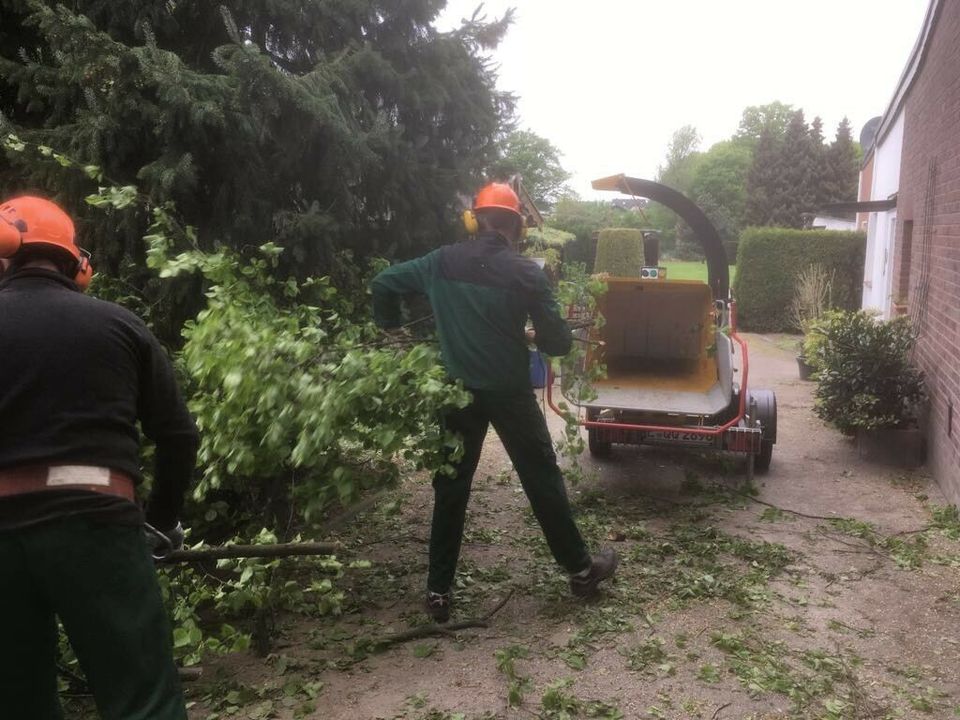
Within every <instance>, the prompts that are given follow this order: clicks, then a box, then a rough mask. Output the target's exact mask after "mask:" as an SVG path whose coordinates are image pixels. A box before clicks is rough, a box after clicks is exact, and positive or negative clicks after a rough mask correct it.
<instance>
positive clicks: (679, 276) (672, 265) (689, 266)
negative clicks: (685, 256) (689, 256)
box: [662, 260, 737, 284]
mask: <svg viewBox="0 0 960 720" xmlns="http://www.w3.org/2000/svg"><path fill="white" fill-rule="evenodd" d="M662 265H663V267H665V268H666V269H667V280H702V281H703V282H706V281H707V263H705V262H699V261H696V260H694V261H692V262H682V261H680V260H669V261H667V262H664V263H662ZM736 272H737V266H736V265H731V266H730V283H731V284H733V278H734V277H736Z"/></svg>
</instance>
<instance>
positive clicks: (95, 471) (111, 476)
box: [0, 465, 136, 502]
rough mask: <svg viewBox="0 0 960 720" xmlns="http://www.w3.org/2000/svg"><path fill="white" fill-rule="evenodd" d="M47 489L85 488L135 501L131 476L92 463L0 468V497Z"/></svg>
mask: <svg viewBox="0 0 960 720" xmlns="http://www.w3.org/2000/svg"><path fill="white" fill-rule="evenodd" d="M47 490H87V491H89V492H95V493H101V494H103V495H118V496H120V497H122V498H126V499H127V500H130V501H131V502H134V501H135V498H136V495H135V494H134V485H133V478H131V477H130V476H129V475H126V474H124V473H121V472H116V471H115V470H111V469H110V468H105V467H97V466H95V465H30V466H24V467H17V468H8V469H6V470H0V498H2V497H12V496H15V495H25V494H27V493H35V492H44V491H47Z"/></svg>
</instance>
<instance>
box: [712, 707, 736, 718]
mask: <svg viewBox="0 0 960 720" xmlns="http://www.w3.org/2000/svg"><path fill="white" fill-rule="evenodd" d="M732 704H733V703H724V704H723V705H721V706H720V707H718V708H717V709H716V710H714V711H713V715H711V716H710V720H717V718H718V717H720V713H721V712H722V711H723V710H725V709H727V708H728V707H730V706H731V705H732Z"/></svg>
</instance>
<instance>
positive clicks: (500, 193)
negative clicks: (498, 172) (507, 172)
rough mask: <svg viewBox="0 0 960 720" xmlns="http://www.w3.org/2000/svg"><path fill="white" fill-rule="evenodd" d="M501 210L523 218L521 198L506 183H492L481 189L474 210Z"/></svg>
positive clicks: (475, 200) (474, 202) (474, 203)
mask: <svg viewBox="0 0 960 720" xmlns="http://www.w3.org/2000/svg"><path fill="white" fill-rule="evenodd" d="M492 208H499V209H500V210H509V211H510V212H514V213H516V214H517V215H519V216H520V217H521V218H522V217H523V213H522V212H521V211H520V198H519V197H518V196H517V193H515V192H514V191H513V188H512V187H510V186H509V185H507V184H506V183H496V182H494V183H490V184H489V185H485V186H483V187H482V188H480V192H478V193H477V197H476V198H475V199H474V201H473V209H474V210H487V209H492Z"/></svg>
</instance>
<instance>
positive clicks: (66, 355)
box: [0, 268, 198, 531]
mask: <svg viewBox="0 0 960 720" xmlns="http://www.w3.org/2000/svg"><path fill="white" fill-rule="evenodd" d="M138 422H139V424H140V427H141V428H142V430H143V432H144V434H145V435H147V437H149V438H150V439H152V440H153V441H154V442H155V443H156V467H155V472H154V483H153V488H152V491H151V495H150V498H149V500H148V502H147V520H148V521H150V522H151V523H152V524H154V525H155V526H157V527H159V528H161V529H168V528H170V527H172V526H173V525H174V524H175V522H176V518H177V515H178V514H179V512H180V510H181V508H182V504H183V495H184V492H185V491H186V489H187V487H188V485H189V483H190V480H191V478H192V475H193V470H194V466H195V464H196V453H197V445H198V436H197V430H196V426H195V425H194V422H193V419H192V418H191V417H190V414H189V412H188V411H187V408H186V405H185V404H184V402H183V399H182V397H181V395H180V392H179V390H178V388H177V383H176V380H175V377H174V374H173V369H172V367H171V365H170V361H169V360H168V358H167V356H166V354H165V353H164V351H163V349H162V348H161V347H160V345H159V343H158V342H157V340H156V338H154V336H153V334H152V333H151V332H150V331H149V330H148V329H147V327H146V326H145V325H144V324H143V322H142V321H141V320H140V319H139V318H137V317H136V316H135V315H133V314H132V313H130V312H128V311H127V310H125V309H124V308H122V307H120V306H119V305H115V304H113V303H108V302H104V301H102V300H97V299H95V298H92V297H87V296H85V295H82V294H81V293H79V292H77V287H76V285H75V284H74V283H73V282H72V281H70V280H68V279H67V278H65V277H63V276H62V275H60V274H59V273H55V272H52V271H48V270H42V269H32V268H30V269H23V270H21V271H19V272H16V273H14V274H12V275H9V276H6V277H4V278H3V280H2V282H0V470H4V469H12V468H17V467H24V466H36V465H53V464H61V465H94V466H99V467H107V468H110V469H112V470H115V471H119V472H122V473H125V474H127V475H129V476H131V477H132V478H134V480H135V481H137V482H139V481H140V480H141V479H142V476H141V473H140V452H139V451H140V433H139V431H138V428H137V423H138ZM0 482H3V481H2V479H0ZM72 515H83V516H89V517H91V518H95V519H99V520H105V521H114V522H124V523H137V522H140V521H142V515H141V512H140V509H139V508H138V507H137V506H136V505H134V504H133V503H131V502H129V501H127V500H125V499H123V498H121V497H116V496H110V495H103V494H99V493H94V492H86V491H80V490H44V491H42V492H37V493H29V494H25V495H18V496H13V497H0V531H3V530H5V529H7V530H8V529H12V528H17V527H24V526H26V525H31V524H35V523H38V522H44V521H46V520H49V519H52V518H58V517H63V516H72Z"/></svg>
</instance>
